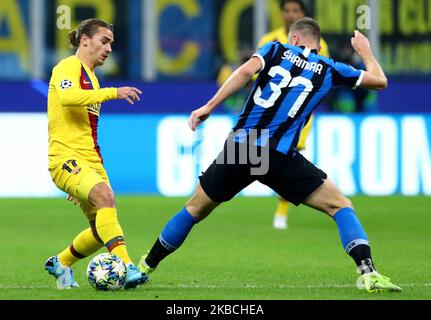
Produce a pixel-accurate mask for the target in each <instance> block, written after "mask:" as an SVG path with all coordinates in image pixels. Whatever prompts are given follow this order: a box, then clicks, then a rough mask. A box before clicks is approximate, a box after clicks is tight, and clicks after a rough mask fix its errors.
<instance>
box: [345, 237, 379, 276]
mask: <svg viewBox="0 0 431 320" xmlns="http://www.w3.org/2000/svg"><path fill="white" fill-rule="evenodd" d="M349 255H350V256H351V257H352V258H353V260H355V263H356V265H357V266H358V268H359V270H360V271H361V273H362V274H364V273H369V272H373V271H376V268H375V267H374V264H373V259H372V258H371V248H370V246H369V245H366V244H360V245H357V246H356V247H354V248H353V249H352V250H350V252H349Z"/></svg>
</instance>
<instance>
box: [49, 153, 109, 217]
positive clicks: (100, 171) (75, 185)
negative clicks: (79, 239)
mask: <svg viewBox="0 0 431 320" xmlns="http://www.w3.org/2000/svg"><path fill="white" fill-rule="evenodd" d="M50 174H51V178H52V181H53V182H54V183H55V185H56V186H57V187H58V188H59V189H60V190H62V191H64V192H66V193H68V194H70V195H72V196H73V197H75V198H77V199H79V201H80V203H81V209H82V211H83V212H84V213H85V215H86V216H87V218H88V219H89V220H90V221H91V220H94V219H95V217H96V208H95V207H93V206H92V205H91V204H90V202H89V199H88V195H89V193H90V191H91V189H92V188H93V187H94V186H95V185H96V184H98V183H101V182H105V183H107V184H108V186H109V187H111V185H110V183H109V179H108V175H107V174H106V171H105V168H104V167H103V165H102V164H101V163H100V164H94V163H88V162H85V161H83V160H80V159H73V160H66V161H64V162H60V164H59V165H57V166H54V167H53V168H51V169H50Z"/></svg>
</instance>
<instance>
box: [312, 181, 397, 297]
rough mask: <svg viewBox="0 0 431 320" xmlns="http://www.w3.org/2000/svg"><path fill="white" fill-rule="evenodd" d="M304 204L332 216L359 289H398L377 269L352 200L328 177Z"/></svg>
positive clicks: (376, 290) (378, 290) (373, 290)
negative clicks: (355, 271)
mask: <svg viewBox="0 0 431 320" xmlns="http://www.w3.org/2000/svg"><path fill="white" fill-rule="evenodd" d="M304 203H305V204H306V205H308V206H310V207H313V208H315V209H318V210H321V211H323V212H326V213H327V214H329V215H330V216H331V217H333V219H334V221H335V222H336V224H337V227H338V232H339V234H340V239H341V243H342V245H343V248H344V250H345V251H346V253H347V254H348V255H350V257H352V259H353V260H354V261H355V263H356V265H357V266H358V269H359V271H360V272H361V277H360V281H359V282H360V283H359V286H358V287H359V289H364V290H366V291H367V292H399V291H401V288H400V287H398V286H396V285H395V284H393V283H391V282H390V280H389V278H387V277H385V276H383V275H381V274H379V273H378V272H377V270H376V268H375V266H374V263H373V259H372V257H371V249H370V245H369V242H368V238H367V235H366V234H365V231H364V229H363V228H362V225H361V223H360V222H359V220H358V218H357V217H356V214H355V211H354V209H353V208H352V203H351V202H350V200H349V199H347V198H346V197H344V196H343V195H342V194H341V192H340V191H339V190H338V188H337V187H336V186H335V185H334V184H333V183H332V182H331V181H330V180H329V179H327V180H325V182H324V183H323V184H322V185H321V186H320V187H319V188H318V189H317V190H316V191H314V192H313V193H312V194H311V195H310V197H308V199H306V200H305V202H304Z"/></svg>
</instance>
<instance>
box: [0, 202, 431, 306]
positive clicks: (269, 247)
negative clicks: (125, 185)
mask: <svg viewBox="0 0 431 320" xmlns="http://www.w3.org/2000/svg"><path fill="white" fill-rule="evenodd" d="M352 200H353V203H354V204H355V207H356V210H357V212H358V216H359V218H360V219H361V221H362V224H363V226H364V228H365V230H366V232H367V235H368V237H369V239H370V242H371V245H372V253H373V256H374V261H375V264H376V266H377V268H378V270H379V271H380V273H382V274H384V275H387V276H389V277H391V279H392V280H393V281H394V282H395V283H396V284H399V285H400V286H402V287H403V289H404V291H403V292H402V293H399V294H387V293H385V294H366V293H364V292H362V291H359V290H358V289H357V288H356V287H355V281H356V278H357V277H358V275H357V274H356V273H355V266H354V263H353V261H352V260H351V259H350V257H348V256H347V255H346V254H345V253H344V252H343V249H342V247H341V244H340V241H339V238H338V232H337V228H336V225H335V223H334V222H333V221H331V219H329V218H328V217H326V216H325V215H324V214H322V213H318V212H317V211H314V210H312V209H309V208H306V207H304V206H300V207H298V208H293V209H292V211H291V215H290V218H289V229H288V230H284V231H281V230H274V229H273V228H272V212H273V210H274V207H275V199H273V198H236V199H234V200H233V201H231V202H229V203H227V204H224V205H222V206H221V207H220V208H218V209H217V210H216V211H215V212H214V213H213V214H212V215H211V216H210V217H209V218H207V220H205V221H203V222H202V223H200V224H199V225H197V226H196V227H195V228H194V229H193V230H192V232H191V234H190V236H189V237H188V239H187V240H186V242H185V243H184V244H183V246H182V247H181V248H180V249H179V250H178V251H177V252H175V253H174V254H172V255H171V256H169V257H168V258H167V259H166V260H165V261H163V262H162V263H161V264H160V266H159V268H158V270H157V271H156V272H155V273H153V274H152V277H151V281H150V282H149V283H148V284H146V285H145V286H143V287H140V288H138V289H135V290H131V291H124V290H122V291H119V292H97V291H95V290H94V289H93V288H91V287H90V285H89V283H88V282H87V279H86V277H85V271H86V266H87V263H88V261H89V258H86V259H85V260H83V261H80V262H78V263H77V264H76V265H75V266H74V270H75V275H76V278H77V281H78V282H79V283H80V285H81V287H80V288H77V289H74V290H57V289H56V287H55V281H54V279H53V278H51V277H50V276H48V275H47V273H46V272H45V271H44V270H43V263H44V262H45V259H46V258H47V257H49V256H50V255H53V254H56V253H58V252H59V251H60V250H62V249H63V248H64V247H65V246H66V245H67V244H68V243H69V242H70V241H71V240H72V239H73V237H74V236H75V235H76V234H77V233H78V232H79V231H81V230H82V229H83V228H86V227H87V225H86V220H85V218H84V216H83V215H82V214H81V213H80V210H79V208H78V207H74V206H73V205H72V204H71V203H69V202H67V201H66V200H63V199H0V216H1V223H0V240H1V241H0V252H1V271H2V272H0V299H41V300H52V299H86V300H91V299H134V300H135V299H150V300H157V299H159V300H171V299H218V300H225V299H229V300H234V299H239V300H243V299H247V300H254V299H259V300H265V299H276V300H279V299H281V300H285V299H431V231H430V230H431V214H430V207H431V198H429V197H375V198H370V197H352ZM184 201H185V199H183V198H162V197H119V198H118V199H117V205H118V208H119V217H120V222H121V224H122V226H123V230H124V231H125V236H126V241H127V243H128V249H129V254H130V255H131V257H132V258H133V259H134V260H136V261H137V260H138V259H139V257H140V255H141V254H142V253H145V252H146V250H147V249H149V248H150V247H151V246H152V244H153V243H154V241H155V239H156V237H157V236H158V234H159V233H160V231H161V230H162V228H163V226H164V225H165V223H166V221H167V220H168V219H169V218H170V217H171V216H172V215H173V214H174V213H176V212H177V211H179V209H180V208H181V207H182V205H183V203H184Z"/></svg>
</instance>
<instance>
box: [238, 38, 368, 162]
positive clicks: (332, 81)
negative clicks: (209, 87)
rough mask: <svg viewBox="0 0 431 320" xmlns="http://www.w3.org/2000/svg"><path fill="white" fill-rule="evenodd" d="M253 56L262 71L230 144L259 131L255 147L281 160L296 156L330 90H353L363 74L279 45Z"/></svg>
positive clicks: (300, 49) (269, 45)
mask: <svg viewBox="0 0 431 320" xmlns="http://www.w3.org/2000/svg"><path fill="white" fill-rule="evenodd" d="M254 56H256V57H257V58H259V59H260V60H261V62H262V70H261V71H260V74H259V77H258V78H257V80H256V83H255V85H254V87H253V89H252V91H251V93H250V95H249V97H248V99H247V101H246V103H245V105H244V108H243V110H242V112H241V114H240V116H239V118H238V120H237V122H236V124H235V126H234V128H233V131H234V132H235V133H236V134H234V139H235V141H237V142H242V141H244V139H246V136H247V135H248V134H249V133H250V132H251V131H252V130H257V131H258V138H257V140H256V142H255V143H256V144H257V145H260V146H267V145H268V143H269V147H270V148H273V149H276V150H277V151H279V152H281V153H284V154H288V153H289V152H291V151H292V150H294V148H295V146H296V145H297V143H298V139H299V135H300V133H301V130H302V128H303V127H304V126H305V124H306V123H307V121H308V119H309V117H310V116H311V114H312V112H313V110H314V109H315V108H316V107H317V105H318V104H319V103H320V101H322V99H323V98H324V97H325V96H326V95H327V94H328V93H329V92H330V91H331V89H332V88H334V87H336V86H339V85H347V86H350V87H353V88H356V87H358V86H359V85H360V83H361V81H362V77H363V74H364V73H363V71H362V70H356V69H354V68H353V67H351V66H349V65H346V64H344V63H340V62H335V61H334V60H333V59H331V58H327V57H324V56H320V55H318V54H317V51H316V50H310V49H309V48H306V47H296V46H292V45H289V44H282V43H280V42H278V41H275V42H268V43H266V44H265V45H263V46H262V47H260V48H259V49H258V50H257V52H256V53H255V54H254ZM259 132H260V133H259Z"/></svg>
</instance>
